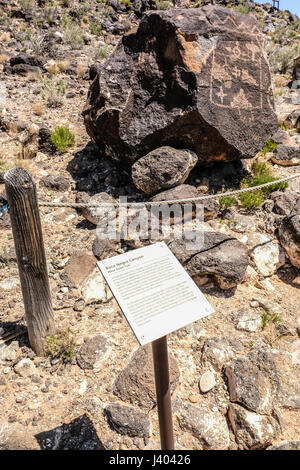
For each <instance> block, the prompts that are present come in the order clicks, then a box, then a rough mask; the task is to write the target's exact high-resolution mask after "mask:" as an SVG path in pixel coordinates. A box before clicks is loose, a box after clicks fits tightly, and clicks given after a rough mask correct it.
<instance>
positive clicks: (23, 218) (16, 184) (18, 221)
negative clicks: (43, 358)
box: [4, 167, 54, 355]
mask: <svg viewBox="0 0 300 470" xmlns="http://www.w3.org/2000/svg"><path fill="white" fill-rule="evenodd" d="M4 182H5V188H6V194H7V200H8V203H9V208H10V218H11V225H12V231H13V236H14V243H15V250H16V255H17V260H18V267H19V274H20V281H21V287H22V293H23V301H24V306H25V313H26V320H27V328H28V335H29V341H30V344H31V347H32V349H33V350H34V351H35V353H36V354H38V355H43V354H44V341H43V340H44V337H45V336H46V335H49V334H51V333H53V332H54V317H53V309H52V302H51V295H50V287H49V279H48V271H47V263H46V256H45V250H44V244H43V235H42V227H41V220H40V213H39V208H38V202H37V194H36V186H35V182H34V180H33V178H32V176H31V174H30V173H29V171H27V170H25V169H24V168H19V167H15V168H12V169H11V170H9V171H7V173H5V175H4Z"/></svg>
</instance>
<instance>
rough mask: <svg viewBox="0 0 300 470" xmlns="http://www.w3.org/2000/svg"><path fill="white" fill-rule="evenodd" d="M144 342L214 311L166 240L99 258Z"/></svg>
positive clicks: (148, 341) (115, 292)
mask: <svg viewBox="0 0 300 470" xmlns="http://www.w3.org/2000/svg"><path fill="white" fill-rule="evenodd" d="M98 266H99V268H100V270H101V272H102V274H103V276H104V278H105V279H106V281H107V283H108V285H109V287H110V289H111V291H112V293H113V294H114V296H115V299H116V300H117V302H118V304H119V306H120V308H121V310H122V311H123V313H124V315H125V317H126V319H127V321H128V323H129V325H130V327H131V328H132V330H133V332H134V334H135V336H136V338H137V340H138V341H139V343H140V344H141V345H145V344H147V343H150V342H151V341H155V340H157V339H158V338H161V337H162V336H165V335H167V334H168V333H172V331H175V330H178V329H179V328H182V327H184V326H186V325H188V324H189V323H192V322H194V321H196V320H199V319H200V318H202V317H205V316H207V315H209V314H211V313H213V312H214V309H213V307H212V306H211V305H210V304H209V302H208V301H207V300H206V298H205V297H204V295H203V294H202V293H201V291H200V289H199V288H198V286H197V285H196V284H195V282H194V281H193V280H192V279H191V277H190V276H189V275H188V274H187V272H186V271H185V269H184V268H183V266H182V265H181V264H180V262H179V261H178V260H177V258H176V257H175V256H174V255H173V253H172V252H171V250H170V249H169V248H168V246H167V245H166V244H165V243H164V242H158V243H154V244H153V245H149V246H146V247H143V248H138V249H136V250H134V251H130V252H128V253H124V254H122V255H117V256H114V257H112V258H108V259H105V260H103V261H99V262H98Z"/></svg>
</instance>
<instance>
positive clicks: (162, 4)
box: [155, 0, 172, 10]
mask: <svg viewBox="0 0 300 470" xmlns="http://www.w3.org/2000/svg"><path fill="white" fill-rule="evenodd" d="M155 3H156V6H157V9H158V10H167V9H168V8H170V7H171V6H172V4H171V3H170V2H168V1H165V0H156V1H155Z"/></svg>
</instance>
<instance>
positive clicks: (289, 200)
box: [270, 191, 298, 216]
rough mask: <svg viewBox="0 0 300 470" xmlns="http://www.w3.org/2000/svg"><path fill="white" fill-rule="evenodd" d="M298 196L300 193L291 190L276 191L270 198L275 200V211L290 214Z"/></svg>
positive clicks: (280, 213)
mask: <svg viewBox="0 0 300 470" xmlns="http://www.w3.org/2000/svg"><path fill="white" fill-rule="evenodd" d="M297 197H298V195H297V194H296V193H293V192H291V191H288V192H282V191H275V192H274V193H272V194H271V195H270V199H272V200H273V201H274V208H273V210H274V212H276V214H279V215H285V216H287V215H290V214H291V212H293V209H294V207H295V205H296V201H297Z"/></svg>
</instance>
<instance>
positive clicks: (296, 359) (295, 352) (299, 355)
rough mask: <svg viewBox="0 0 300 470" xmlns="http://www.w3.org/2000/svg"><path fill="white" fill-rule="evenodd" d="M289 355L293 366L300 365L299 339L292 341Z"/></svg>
mask: <svg viewBox="0 0 300 470" xmlns="http://www.w3.org/2000/svg"><path fill="white" fill-rule="evenodd" d="M291 355H292V362H293V364H300V339H296V341H293V343H292V345H291Z"/></svg>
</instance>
